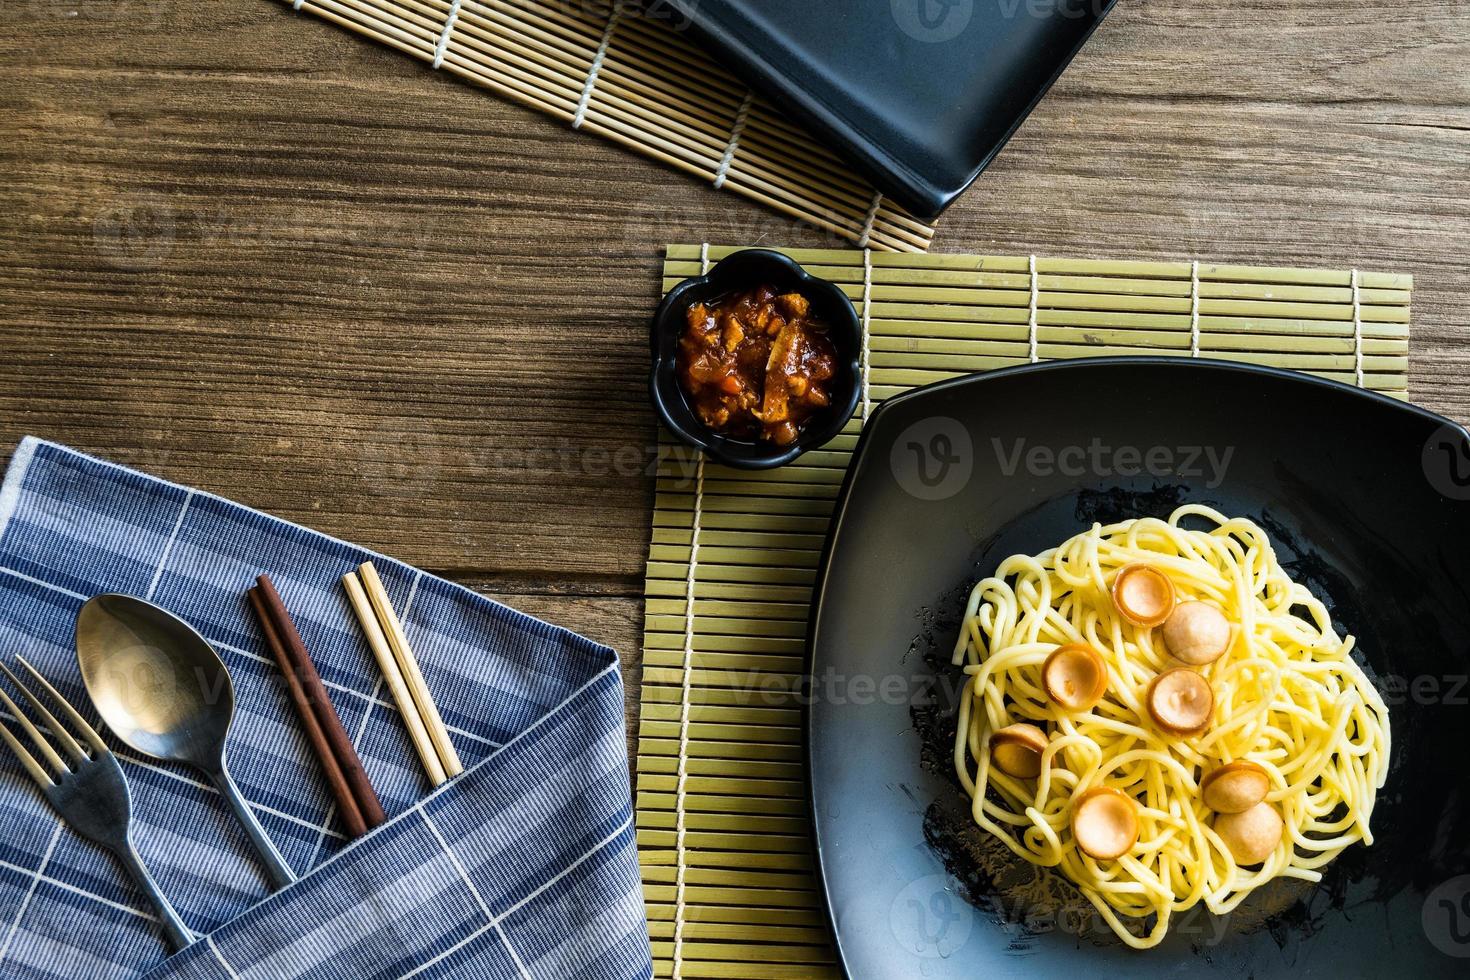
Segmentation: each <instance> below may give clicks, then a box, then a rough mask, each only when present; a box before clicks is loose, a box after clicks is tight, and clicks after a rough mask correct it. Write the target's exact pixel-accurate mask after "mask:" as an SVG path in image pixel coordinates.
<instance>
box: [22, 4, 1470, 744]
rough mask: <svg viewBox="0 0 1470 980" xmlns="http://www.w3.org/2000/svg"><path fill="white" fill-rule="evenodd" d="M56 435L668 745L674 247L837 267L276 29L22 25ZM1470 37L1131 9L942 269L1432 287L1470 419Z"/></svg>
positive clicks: (1455, 19) (27, 289)
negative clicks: (661, 641) (464, 589)
mask: <svg viewBox="0 0 1470 980" xmlns="http://www.w3.org/2000/svg"><path fill="white" fill-rule="evenodd" d="M0 27H3V30H0V160H3V180H0V455H3V454H7V453H8V452H9V450H10V448H11V447H12V446H13V445H14V443H15V442H16V441H17V440H18V439H19V438H20V437H21V436H22V435H24V434H26V433H34V434H37V435H41V436H45V437H49V438H52V439H57V440H61V441H64V442H67V443H70V444H71V445H73V446H76V447H78V448H80V449H83V450H87V451H91V452H95V453H99V454H102V455H105V456H107V457H110V458H111V459H114V460H117V461H120V462H123V463H127V464H130V465H133V466H137V467H141V468H143V469H146V470H148V471H149V472H152V473H156V474H159V475H161V476H165V477H168V478H170V479H173V480H178V481H182V482H184V483H188V484H193V485H196V486H199V487H202V488H206V489H208V490H212V491H215V492H218V493H220V494H224V495H226V496H229V497H231V498H234V499H236V500H239V501H242V502H244V503H247V504H250V505H253V506H256V507H260V508H263V509H265V510H267V511H270V512H272V513H275V514H278V515H280V516H282V517H286V518H289V519H291V520H294V521H299V522H302V523H305V524H308V525H311V526H314V527H317V528H320V529H321V530H323V531H325V532H327V533H329V534H333V535H338V536H341V537H344V538H348V539H351V540H354V541H357V542H360V543H362V544H364V545H367V546H370V547H372V548H376V549H380V550H382V551H385V552H387V553H390V554H393V555H396V556H398V557H401V558H403V559H405V560H407V561H409V562H412V563H415V564H418V565H420V566H422V567H424V568H426V569H428V570H430V571H433V572H436V573H439V574H442V575H445V576H447V577H449V578H452V579H455V580H458V581H461V582H464V583H466V584H469V585H471V586H473V587H474V588H476V589H479V590H481V591H483V592H485V593H487V594H489V595H493V596H495V597H497V598H501V599H504V600H505V601H507V602H510V603H512V604H514V605H516V606H518V607H520V608H522V609H524V610H526V611H528V612H531V613H534V614H538V615H542V616H546V617H548V618H551V619H553V620H555V621H557V622H559V623H562V624H564V625H567V626H569V627H572V628H574V629H577V630H581V631H583V632H585V633H587V634H588V635H590V636H592V637H595V638H596V639H599V640H602V641H605V642H607V643H610V644H612V645H613V646H615V647H616V648H617V649H618V650H619V651H620V652H621V653H622V654H623V656H624V659H625V663H626V665H627V671H628V680H629V686H628V691H629V701H630V718H631V717H632V713H633V712H635V711H636V702H637V677H638V663H639V637H640V631H641V619H642V601H641V598H640V595H641V585H642V573H643V563H644V560H645V557H646V554H647V548H648V536H649V517H650V511H651V507H652V479H651V477H650V476H649V474H648V472H647V464H648V462H649V461H650V460H651V458H652V453H653V446H654V441H655V428H654V420H653V415H652V413H651V411H650V409H649V406H648V401H647V398H646V396H645V394H644V357H645V355H644V350H645V344H646V326H645V324H646V319H647V316H648V313H649V312H650V310H651V308H652V306H653V305H654V303H655V301H656V299H657V297H658V281H659V274H658V273H659V262H660V252H661V246H662V245H663V244H664V243H665V242H670V241H695V242H697V241H702V240H709V241H714V242H721V243H764V244H785V245H815V244H829V242H827V241H826V239H825V238H824V236H822V235H821V234H819V233H817V232H815V231H813V230H811V229H808V228H804V227H801V226H798V225H796V224H794V223H793V222H791V221H789V220H787V219H784V218H782V217H780V216H778V215H776V214H774V213H772V212H769V211H766V210H764V209H763V208H761V207H759V206H757V205H754V204H750V203H747V202H745V201H743V200H740V199H738V198H736V197H734V196H731V195H728V194H720V193H718V192H715V191H712V190H710V189H709V188H707V187H704V186H701V185H699V184H696V183H695V182H693V181H691V180H689V179H686V178H684V177H682V176H680V175H677V174H675V173H674V172H672V171H670V170H667V169H665V168H664V167H662V166H660V165H658V164H655V163H652V162H649V161H646V160H644V159H642V158H640V157H637V156H633V155H631V154H629V153H627V152H625V151H622V150H619V149H617V148H614V147H613V146H610V145H608V144H605V143H603V142H601V141H599V140H597V139H594V138H590V137H586V136H583V135H578V134H573V133H570V132H568V131H567V130H566V129H564V128H563V127H562V126H560V125H559V124H556V123H554V122H552V121H550V120H548V119H546V118H543V117H541V116H538V115H536V114H534V113H532V112H531V111H529V110H526V109H523V108H520V107H517V106H513V105H509V104H506V103H502V102H500V101H497V99H496V98H494V97H493V96H491V95H489V94H488V93H486V92H483V91H481V90H477V89H474V88H470V87H468V86H466V85H463V84H460V83H458V82H456V81H454V80H453V79H450V78H448V77H443V76H440V75H436V74H435V73H434V72H432V71H430V70H429V69H428V68H427V67H425V66H424V65H422V64H420V63H418V62H414V61H412V60H410V59H407V58H405V57H403V56H401V55H399V54H396V53H394V52H392V51H390V50H387V49H385V48H382V47H378V46H375V45H374V44H372V43H370V42H368V41H365V40H363V39H360V38H358V37H356V36H354V35H350V34H348V33H346V32H344V31H342V30H339V29H337V28H335V27H332V26H330V25H328V24H326V23H324V22H322V21H319V20H317V19H315V18H311V17H304V16H299V15H295V14H293V13H292V12H291V10H290V8H289V6H287V5H284V4H281V3H279V2H273V0H193V2H191V3H188V4H168V5H166V4H158V3H144V2H143V0H70V2H67V3H61V2H55V0H5V2H4V3H3V4H0ZM1467 63H1470V3H1466V2H1465V0H1401V2H1389V0H1311V2H1308V0H1249V2H1242V0H1124V2H1123V3H1121V4H1120V5H1119V6H1118V8H1117V9H1116V10H1115V11H1114V13H1113V14H1112V15H1111V16H1110V17H1109V19H1108V20H1107V22H1106V23H1105V24H1104V25H1103V27H1102V29H1101V30H1100V31H1099V32H1098V34H1097V36H1096V37H1095V38H1094V39H1093V40H1092V41H1091V42H1090V43H1089V44H1088V46H1087V48H1086V49H1085V51H1084V52H1083V54H1082V55H1081V57H1080V58H1079V59H1078V60H1077V61H1076V62H1075V63H1074V65H1073V66H1072V68H1071V69H1070V70H1069V71H1068V72H1067V74H1066V75H1065V76H1064V77H1063V79H1062V80H1061V81H1060V83H1059V84H1058V85H1057V86H1056V88H1055V89H1054V90H1053V92H1052V93H1051V94H1050V95H1049V96H1048V97H1047V98H1046V99H1045V100H1044V102H1043V103H1042V104H1041V106H1040V107H1039V108H1038V110H1037V111H1036V112H1035V114H1034V115H1033V116H1032V117H1031V118H1030V120H1029V121H1027V122H1026V123H1025V125H1024V126H1022V128H1021V129H1020V131H1019V132H1018V133H1017V135H1016V137H1015V139H1014V141H1013V142H1012V143H1011V145H1010V146H1009V147H1008V148H1007V149H1006V150H1005V151H1004V152H1003V153H1002V154H1001V156H1000V157H999V159H998V160H997V161H996V163H995V165H994V166H993V167H992V168H991V169H990V171H989V172H988V173H986V174H985V175H984V176H983V177H982V178H981V179H980V181H979V182H978V184H977V185H976V186H975V187H974V188H972V189H971V190H970V191H969V193H967V194H966V195H965V196H964V198H963V199H962V200H961V201H960V202H959V203H958V204H957V205H955V207H954V208H953V209H952V210H951V211H949V212H948V213H947V214H946V215H945V216H944V218H943V219H942V222H941V224H940V231H939V234H938V237H937V238H936V240H935V243H934V248H935V250H939V251H980V252H987V253H1019V254H1026V253H1031V252H1036V253H1039V254H1045V255H1057V256H1087V257H1103V256H1107V257H1127V258H1144V259H1181V258H1193V257H1199V258H1206V259H1215V260H1225V261H1238V262H1249V263H1260V264H1286V265H1325V266H1331V267H1335V268H1344V267H1348V266H1352V265H1356V266H1360V267H1362V268H1365V269H1375V270H1386V271H1398V272H1407V273H1412V274H1413V275H1414V276H1415V278H1416V287H1415V311H1414V327H1413V344H1412V355H1411V358H1410V380H1409V383H1410V390H1411V396H1412V397H1413V398H1414V400H1416V401H1418V402H1419V403H1421V404H1423V405H1426V406H1428V407H1430V408H1433V409H1435V410H1438V411H1440V412H1444V413H1445V414H1448V415H1450V416H1452V417H1454V418H1456V419H1458V420H1460V421H1462V422H1463V421H1467V420H1470V390H1467V388H1466V386H1465V383H1464V382H1465V378H1466V375H1467V373H1470V327H1467V324H1470V300H1467V297H1466V294H1465V292H1464V291H1463V290H1464V287H1465V286H1466V282H1465V273H1466V256H1467V254H1470V71H1466V68H1465V66H1466V64H1467Z"/></svg>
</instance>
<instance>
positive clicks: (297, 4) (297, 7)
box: [291, 0, 306, 10]
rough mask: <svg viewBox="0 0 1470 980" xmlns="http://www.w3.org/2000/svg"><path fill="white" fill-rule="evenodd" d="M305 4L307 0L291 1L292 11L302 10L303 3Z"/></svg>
mask: <svg viewBox="0 0 1470 980" xmlns="http://www.w3.org/2000/svg"><path fill="white" fill-rule="evenodd" d="M305 2H306V0H291V9H292V10H300V9H301V5H302V4H303V3H305Z"/></svg>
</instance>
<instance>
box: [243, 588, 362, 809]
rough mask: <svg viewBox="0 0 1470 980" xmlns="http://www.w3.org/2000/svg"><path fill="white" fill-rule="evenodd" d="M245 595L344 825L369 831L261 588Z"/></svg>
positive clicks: (251, 590)
mask: <svg viewBox="0 0 1470 980" xmlns="http://www.w3.org/2000/svg"><path fill="white" fill-rule="evenodd" d="M245 594H246V596H248V597H249V599H250V605H251V606H252V607H253V608H254V609H255V615H256V616H258V617H259V618H260V630H261V633H262V634H264V636H265V645H266V646H268V647H270V651H271V655H272V656H274V657H275V658H276V666H277V667H279V668H280V669H281V674H282V675H284V676H285V678H286V687H287V689H288V690H289V691H290V692H291V703H292V704H294V705H296V712H297V714H299V715H300V716H301V727H302V728H303V729H304V730H305V731H306V740H307V741H308V742H310V743H311V751H312V752H314V753H315V754H316V757H317V761H318V762H320V763H321V766H322V773H323V775H325V776H326V777H327V785H328V786H329V787H330V788H331V790H332V797H333V798H334V799H335V800H336V801H337V810H338V811H339V812H340V813H341V814H342V826H343V827H344V828H346V830H347V836H348V837H361V836H362V835H363V834H365V833H367V824H366V823H364V822H363V819H362V808H361V807H359V806H358V805H357V800H356V798H355V797H354V796H353V795H352V787H351V786H348V785H347V778H346V777H345V776H343V775H342V766H341V765H340V764H338V762H337V756H336V754H335V753H333V752H332V747H331V745H329V744H328V743H327V736H326V735H325V734H324V733H323V732H322V723H321V722H319V721H317V717H316V711H315V710H313V708H312V706H311V702H310V701H308V700H307V697H306V691H304V690H303V689H302V687H301V678H299V677H297V676H296V670H295V668H294V667H292V666H291V659H290V656H289V655H288V654H287V653H286V648H285V646H284V645H283V644H282V643H281V635H280V633H279V632H277V630H276V624H275V621H274V620H273V619H272V617H271V614H270V611H269V610H268V609H266V606H265V600H264V599H262V598H261V595H260V589H258V588H253V589H250V590H249V591H247V592H246V593H245Z"/></svg>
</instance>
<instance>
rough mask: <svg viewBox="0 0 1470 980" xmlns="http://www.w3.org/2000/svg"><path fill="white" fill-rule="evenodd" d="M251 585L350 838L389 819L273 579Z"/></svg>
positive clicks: (253, 602) (250, 594)
mask: <svg viewBox="0 0 1470 980" xmlns="http://www.w3.org/2000/svg"><path fill="white" fill-rule="evenodd" d="M255 581H256V585H255V587H254V588H252V589H250V590H249V591H248V592H247V593H246V595H247V596H248V597H249V599H250V605H251V606H252V607H254V609H255V614H256V616H258V617H260V627H261V631H262V632H263V633H264V635H265V642H266V646H268V647H270V651H271V654H272V655H273V656H274V657H275V659H276V665H277V666H278V667H279V668H280V670H281V673H282V674H283V675H285V678H286V686H287V688H288V689H289V690H290V693H291V701H292V702H293V703H294V704H295V705H296V711H297V713H298V714H300V716H301V727H302V728H303V729H305V731H306V738H307V741H309V742H310V743H311V748H312V751H313V752H314V753H315V754H316V757H317V759H318V760H319V761H320V762H321V766H322V771H323V772H324V773H325V775H326V777H327V785H328V786H329V787H330V788H331V790H332V796H333V798H334V799H335V800H336V801H337V809H338V811H339V812H340V813H341V815H342V826H343V827H344V828H345V829H346V831H347V836H348V837H349V838H356V837H361V836H362V835H363V834H365V833H367V832H368V831H369V830H371V829H372V828H373V827H376V826H377V825H378V824H380V823H382V822H383V821H385V820H387V819H388V818H387V815H386V814H384V813H383V805H382V803H380V802H379V801H378V794H377V793H375V792H374V791H373V786H372V783H370V782H369V781H368V778H367V773H366V772H364V771H363V768H362V760H361V759H360V758H358V755H357V750H356V749H354V748H353V747H352V740H351V739H350V738H348V737H347V731H346V730H345V729H344V728H343V727H342V720H341V719H340V718H338V717H337V711H336V709H335V708H333V707H332V702H331V700H330V699H329V698H328V697H327V689H326V687H325V686H324V685H323V684H322V679H321V675H319V674H318V673H317V671H316V665H315V664H313V663H312V661H311V655H310V654H308V653H307V652H306V645H305V644H304V643H302V642H301V634H299V633H297V632H296V624H295V623H294V622H292V621H291V614H290V613H288V612H287V611H286V604H285V603H284V602H282V601H281V595H280V593H279V592H277V591H276V587H275V584H274V583H272V582H271V580H270V577H269V576H266V575H261V576H259V577H258V578H257V579H256V580H255Z"/></svg>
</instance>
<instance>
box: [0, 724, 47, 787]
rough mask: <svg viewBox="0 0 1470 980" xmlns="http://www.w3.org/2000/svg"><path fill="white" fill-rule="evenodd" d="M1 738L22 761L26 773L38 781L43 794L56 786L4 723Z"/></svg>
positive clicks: (0, 732)
mask: <svg viewBox="0 0 1470 980" xmlns="http://www.w3.org/2000/svg"><path fill="white" fill-rule="evenodd" d="M0 738H3V739H4V740H5V744H6V745H8V746H10V751H12V752H14V753H15V757H16V758H17V759H19V760H20V764H21V765H22V766H24V767H25V771H26V772H28V773H30V774H31V778H32V779H34V780H35V781H36V785H37V786H39V787H41V791H42V792H45V791H46V790H48V789H50V788H51V787H52V785H54V784H53V783H52V782H51V777H50V776H48V775H46V770H44V769H42V768H41V764H40V763H39V762H37V761H36V760H35V759H34V758H32V756H31V754H30V753H29V752H27V751H26V748H25V746H24V745H21V744H20V740H19V739H17V738H16V737H15V736H14V735H12V734H10V728H9V727H7V726H6V724H5V723H4V722H0Z"/></svg>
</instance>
